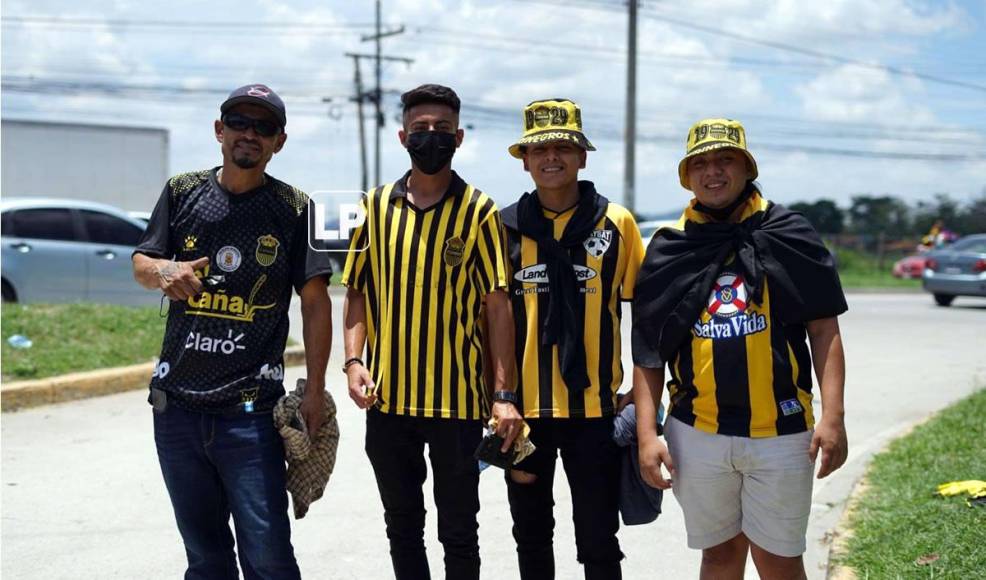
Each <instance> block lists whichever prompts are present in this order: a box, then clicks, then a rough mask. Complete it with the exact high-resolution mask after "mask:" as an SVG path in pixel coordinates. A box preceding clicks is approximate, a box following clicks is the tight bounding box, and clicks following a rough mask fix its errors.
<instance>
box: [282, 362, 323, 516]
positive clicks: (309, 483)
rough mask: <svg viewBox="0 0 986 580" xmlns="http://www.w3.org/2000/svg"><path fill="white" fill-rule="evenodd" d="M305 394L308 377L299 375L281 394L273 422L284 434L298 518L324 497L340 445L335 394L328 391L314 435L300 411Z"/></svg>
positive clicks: (295, 511)
mask: <svg viewBox="0 0 986 580" xmlns="http://www.w3.org/2000/svg"><path fill="white" fill-rule="evenodd" d="M304 394H305V379H298V386H297V387H295V389H294V392H292V393H289V394H287V395H285V396H283V397H281V399H280V400H278V402H277V406H275V407H274V426H275V427H277V429H278V431H279V432H280V433H281V437H283V438H284V451H285V455H287V460H288V475H287V488H288V493H290V494H291V503H292V505H294V517H295V519H298V520H300V519H301V518H303V517H305V514H306V513H308V506H309V505H310V504H311V503H312V502H314V501H315V500H317V499H318V498H320V497H322V493H323V492H324V491H325V486H326V484H328V482H329V476H330V475H332V468H333V467H335V463H336V449H337V448H338V446H339V423H338V422H337V421H336V404H335V401H333V400H332V395H331V394H329V393H328V392H326V393H325V408H324V410H323V413H324V414H323V421H322V426H321V427H320V428H319V430H318V433H316V434H315V438H314V439H312V438H310V437H309V436H308V428H307V427H306V425H305V420H304V417H302V416H301V411H300V408H301V400H302V397H303V396H304Z"/></svg>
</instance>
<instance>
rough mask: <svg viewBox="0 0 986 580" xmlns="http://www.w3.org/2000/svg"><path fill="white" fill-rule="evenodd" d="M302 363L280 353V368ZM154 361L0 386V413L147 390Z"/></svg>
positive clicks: (297, 355)
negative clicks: (282, 360)
mask: <svg viewBox="0 0 986 580" xmlns="http://www.w3.org/2000/svg"><path fill="white" fill-rule="evenodd" d="M303 364H305V348H304V347H302V346H292V347H288V348H287V349H285V350H284V366H287V367H290V366H298V365H303ZM154 365H155V363H154V362H148V363H142V364H137V365H131V366H126V367H117V368H111V369H99V370H95V371H86V372H82V373H70V374H67V375H60V376H57V377H48V378H46V379H38V380H33V381H16V382H13V383H6V384H4V385H3V386H2V387H0V411H2V412H4V413H7V412H9V411H18V410H20V409H29V408H31V407H38V406H41V405H50V404H53V403H63V402H65V401H75V400H79V399H88V398H91V397H101V396H104V395H112V394H114V393H122V392H124V391H133V390H136V389H144V388H147V383H148V381H150V378H151V373H153V372H154Z"/></svg>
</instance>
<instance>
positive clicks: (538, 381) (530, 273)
mask: <svg viewBox="0 0 986 580" xmlns="http://www.w3.org/2000/svg"><path fill="white" fill-rule="evenodd" d="M574 213H575V208H572V209H570V210H568V211H565V212H563V213H561V214H556V213H554V212H551V211H549V210H545V216H546V217H548V218H549V219H551V220H552V221H553V223H554V236H555V239H560V238H561V236H562V233H563V232H564V231H565V226H566V225H568V222H569V220H570V219H571V217H572V215H574ZM506 238H507V254H508V259H509V265H510V298H511V301H512V303H513V312H514V325H515V335H516V336H515V340H516V360H517V382H516V385H517V396H518V399H519V407H520V408H521V409H522V412H523V414H524V416H525V417H527V418H593V417H605V416H609V415H612V414H613V413H614V410H615V405H616V392H617V390H619V388H620V386H621V385H622V384H623V366H622V364H621V357H620V354H621V351H622V346H621V340H620V320H621V318H622V304H621V300H631V299H633V287H634V284H635V282H636V279H637V272H638V271H639V270H640V264H641V262H642V260H643V256H644V245H643V241H642V240H641V239H640V230H639V229H638V228H637V222H636V221H634V219H633V215H631V214H630V212H629V211H627V210H626V209H625V208H623V207H621V206H620V205H617V204H615V203H610V204H609V205H608V206H607V209H606V214H605V215H604V216H603V217H602V218H600V219H599V221H598V222H597V223H596V226H595V229H594V230H593V231H592V233H591V234H590V235H589V237H587V238H586V240H585V241H584V242H583V243H582V245H581V246H579V247H578V248H576V249H575V250H572V251H571V257H572V263H573V264H574V265H575V270H576V277H577V278H578V280H579V286H580V291H581V292H582V296H583V297H584V298H585V310H584V312H585V327H584V338H585V354H586V367H587V368H586V370H587V371H588V375H589V381H590V383H591V384H590V386H589V388H587V389H585V390H583V391H578V390H572V391H569V389H568V388H567V387H566V386H565V381H564V379H563V378H562V375H561V368H560V366H559V363H558V345H557V344H555V345H544V344H542V343H541V340H540V337H541V332H542V328H543V325H544V322H545V318H546V316H547V310H548V305H547V301H548V294H547V293H548V291H549V289H548V284H547V266H546V264H545V263H544V257H543V255H541V251H539V249H538V245H537V243H536V242H535V241H534V240H533V239H531V238H529V237H527V236H523V235H521V234H520V233H519V232H517V231H515V230H513V229H511V228H506Z"/></svg>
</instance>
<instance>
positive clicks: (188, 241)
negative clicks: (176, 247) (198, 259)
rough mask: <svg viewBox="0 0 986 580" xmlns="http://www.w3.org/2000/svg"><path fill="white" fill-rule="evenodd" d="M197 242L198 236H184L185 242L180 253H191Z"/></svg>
mask: <svg viewBox="0 0 986 580" xmlns="http://www.w3.org/2000/svg"><path fill="white" fill-rule="evenodd" d="M198 241H199V238H198V236H192V235H188V236H185V242H184V243H183V244H182V251H183V252H191V251H192V250H194V249H195V244H196V242H198Z"/></svg>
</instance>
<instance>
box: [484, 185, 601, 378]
mask: <svg viewBox="0 0 986 580" xmlns="http://www.w3.org/2000/svg"><path fill="white" fill-rule="evenodd" d="M578 185H579V201H578V204H577V205H576V207H575V213H574V214H573V215H572V217H571V219H569V221H568V224H566V225H565V230H564V231H563V232H562V236H561V239H560V240H556V239H555V237H554V224H553V223H552V221H551V220H550V219H548V218H546V217H544V211H543V210H542V208H541V202H540V201H539V200H538V196H537V191H536V190H535V191H534V192H531V193H525V194H524V195H523V196H521V198H520V201H518V202H517V203H515V204H513V205H510V206H509V207H507V208H505V209H504V210H503V211H502V212H500V217H501V219H502V220H503V225H504V226H506V227H507V228H508V229H511V230H514V231H516V232H518V233H520V234H521V235H523V236H527V237H528V238H531V239H532V240H534V241H535V242H536V243H537V245H538V253H539V255H540V256H541V258H542V259H543V260H544V261H545V264H546V267H547V270H548V288H549V292H548V308H547V310H548V311H547V315H546V317H545V321H544V327H543V329H542V334H541V336H540V340H541V344H543V345H549V346H550V345H554V344H557V345H558V366H559V368H560V370H561V375H562V378H563V379H564V380H565V386H566V387H567V388H568V389H569V390H572V391H583V390H585V389H587V388H589V386H590V385H591V382H590V381H589V373H588V372H587V371H586V362H585V342H584V336H583V335H584V329H585V296H584V295H583V294H582V292H580V291H579V282H578V278H577V277H576V275H575V267H574V266H573V263H572V256H571V254H570V253H569V251H570V250H571V249H573V248H578V247H580V246H581V245H582V243H583V242H584V241H585V239H586V237H587V236H588V235H589V234H590V233H591V232H592V231H593V230H594V229H595V227H596V224H597V223H598V222H599V220H600V219H602V217H603V216H604V215H606V208H607V207H609V200H608V199H606V198H605V197H604V196H602V195H600V194H599V193H598V192H597V191H596V186H595V185H593V184H592V182H591V181H579V183H578Z"/></svg>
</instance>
